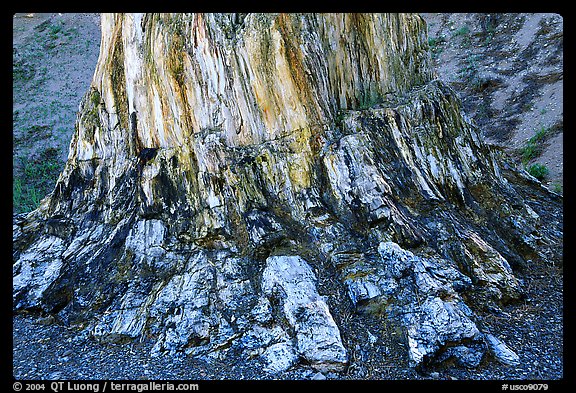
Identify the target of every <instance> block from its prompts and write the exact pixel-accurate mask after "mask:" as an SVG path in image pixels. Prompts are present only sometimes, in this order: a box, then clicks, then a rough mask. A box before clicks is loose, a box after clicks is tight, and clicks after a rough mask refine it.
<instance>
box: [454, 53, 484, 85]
mask: <svg viewBox="0 0 576 393" xmlns="http://www.w3.org/2000/svg"><path fill="white" fill-rule="evenodd" d="M458 73H459V74H460V77H461V78H462V79H463V80H464V81H465V82H466V85H467V86H469V87H470V88H471V89H472V90H473V91H482V90H483V89H484V88H485V87H486V85H487V81H486V79H484V78H482V77H481V76H480V73H479V71H478V58H477V55H469V56H468V57H467V58H466V63H465V64H464V66H463V67H462V68H461V69H460V71H459V72H458Z"/></svg>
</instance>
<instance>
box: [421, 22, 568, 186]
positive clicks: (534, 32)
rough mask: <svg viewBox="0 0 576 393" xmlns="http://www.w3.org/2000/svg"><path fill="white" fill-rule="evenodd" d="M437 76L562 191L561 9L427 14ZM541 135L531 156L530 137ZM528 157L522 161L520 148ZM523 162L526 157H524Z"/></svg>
mask: <svg viewBox="0 0 576 393" xmlns="http://www.w3.org/2000/svg"><path fill="white" fill-rule="evenodd" d="M422 16H423V17H424V19H425V20H426V22H427V23H428V32H429V43H430V48H431V50H432V57H433V60H434V63H435V65H436V69H437V73H438V77H439V78H440V79H443V80H445V81H448V82H450V83H451V84H452V85H453V87H454V88H455V89H456V91H458V92H460V95H461V97H462V101H463V103H464V108H465V110H466V111H467V113H469V114H470V116H471V117H472V118H473V119H474V120H475V121H476V123H477V124H478V126H479V127H480V129H481V130H482V132H483V133H484V135H485V136H486V138H487V139H488V140H490V141H491V142H493V143H496V144H499V145H501V146H503V147H505V148H506V149H507V150H508V151H509V152H510V153H511V154H513V155H515V156H516V157H517V162H518V164H519V166H529V165H531V164H534V163H540V164H543V165H546V167H547V168H548V170H549V174H548V176H546V177H545V178H544V179H543V180H542V181H543V183H544V184H546V185H547V186H548V187H549V188H550V189H552V190H553V191H556V192H560V193H561V191H562V183H563V178H564V175H563V174H564V170H563V157H564V154H563V153H564V152H563V115H564V109H563V86H564V78H563V70H564V68H563V66H564V61H563V19H562V16H561V15H558V14H478V13H464V14H463V13H452V14H450V13H434V14H422ZM537 134H538V135H539V137H536V138H535V141H534V143H533V145H534V146H533V149H532V150H533V151H532V153H531V154H529V153H530V151H529V150H527V148H526V145H527V141H528V140H529V139H530V138H534V137H535V135H537ZM523 152H524V154H525V156H526V157H524V160H523V156H522V153H523ZM523 161H524V162H523Z"/></svg>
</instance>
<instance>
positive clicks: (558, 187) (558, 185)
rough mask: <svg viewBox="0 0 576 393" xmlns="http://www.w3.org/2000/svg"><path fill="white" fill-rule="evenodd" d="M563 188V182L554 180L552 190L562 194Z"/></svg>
mask: <svg viewBox="0 0 576 393" xmlns="http://www.w3.org/2000/svg"><path fill="white" fill-rule="evenodd" d="M562 189H563V187H562V183H559V182H554V183H553V184H552V191H554V192H555V193H556V194H562Z"/></svg>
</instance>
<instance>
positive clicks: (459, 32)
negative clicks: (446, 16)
mask: <svg viewBox="0 0 576 393" xmlns="http://www.w3.org/2000/svg"><path fill="white" fill-rule="evenodd" d="M468 33H470V28H469V27H468V26H466V25H464V26H462V27H461V28H459V29H458V30H456V31H455V32H454V34H452V37H460V36H465V35H467V34H468Z"/></svg>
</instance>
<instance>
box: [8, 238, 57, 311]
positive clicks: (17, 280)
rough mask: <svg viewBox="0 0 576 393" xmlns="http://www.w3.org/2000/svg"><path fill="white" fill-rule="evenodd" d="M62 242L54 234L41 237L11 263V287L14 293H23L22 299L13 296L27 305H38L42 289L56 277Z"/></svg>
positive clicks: (44, 289) (15, 299)
mask: <svg viewBox="0 0 576 393" xmlns="http://www.w3.org/2000/svg"><path fill="white" fill-rule="evenodd" d="M63 250H64V242H63V241H62V239H60V238H59V237H56V236H48V237H45V238H41V239H40V240H39V241H38V242H37V243H35V244H34V245H33V246H32V247H30V248H29V249H28V251H27V252H26V253H25V254H23V255H22V256H21V257H20V259H19V260H18V261H17V262H16V263H15V264H14V265H13V267H12V269H13V280H12V288H13V291H14V292H13V293H14V295H16V294H21V293H25V298H24V299H17V298H16V297H15V298H14V301H15V302H24V303H26V305H27V306H29V307H30V306H32V307H37V306H40V301H41V298H42V296H43V294H44V291H46V289H47V288H48V287H49V286H50V284H52V282H53V281H54V280H55V279H56V278H57V277H58V274H59V273H60V269H61V268H62V264H63V262H62V259H61V258H59V257H58V256H59V255H60V254H61V253H62V251H63Z"/></svg>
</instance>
